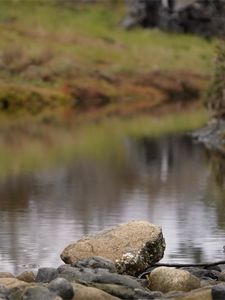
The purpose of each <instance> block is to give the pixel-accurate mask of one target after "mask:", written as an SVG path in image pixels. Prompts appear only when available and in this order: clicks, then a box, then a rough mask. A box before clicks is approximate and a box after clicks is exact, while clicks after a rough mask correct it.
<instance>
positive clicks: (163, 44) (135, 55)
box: [0, 0, 214, 84]
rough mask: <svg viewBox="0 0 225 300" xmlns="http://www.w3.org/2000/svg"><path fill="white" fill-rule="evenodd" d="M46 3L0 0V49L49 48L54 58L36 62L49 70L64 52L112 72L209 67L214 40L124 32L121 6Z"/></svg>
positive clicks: (36, 51) (84, 65) (82, 64)
mask: <svg viewBox="0 0 225 300" xmlns="http://www.w3.org/2000/svg"><path fill="white" fill-rule="evenodd" d="M38 3H39V4H38ZM49 3H50V2H48V1H46V2H44V1H43V3H42V5H41V4H40V2H38V1H37V2H35V1H28V0H21V1H18V2H17V1H16V2H12V3H11V4H10V2H7V1H1V2H0V11H1V13H0V22H1V28H0V34H1V40H0V51H1V53H3V54H6V55H7V52H10V50H11V49H14V53H13V51H12V50H11V54H10V55H11V56H12V58H13V55H14V56H18V55H20V54H19V53H18V50H16V49H18V48H19V49H20V51H22V52H23V53H22V56H23V58H24V60H25V59H26V57H27V58H28V59H29V58H30V57H37V56H41V55H45V53H46V51H49V52H51V54H52V57H53V58H55V59H54V60H53V61H54V63H52V64H51V63H50V62H45V63H43V64H40V65H39V66H38V68H39V71H40V72H41V71H43V72H44V71H45V70H44V69H45V68H47V69H48V68H50V70H49V72H51V68H52V69H54V68H55V69H57V61H60V60H61V59H62V57H63V58H64V59H65V58H68V59H69V60H72V59H73V61H74V62H73V63H72V64H73V66H74V67H79V68H81V69H100V70H103V71H107V72H108V73H113V74H116V73H118V72H123V71H130V72H146V71H151V70H155V69H162V70H165V69H166V70H174V69H182V70H183V69H186V70H191V71H194V72H199V73H204V74H205V73H207V74H209V73H210V72H211V67H212V59H211V57H212V54H213V47H214V41H206V40H203V39H201V38H198V37H193V36H188V35H177V34H167V33H162V32H159V31H158V30H142V29H136V30H133V31H129V32H127V31H125V30H123V29H122V27H121V20H122V19H123V17H124V15H125V10H124V6H123V5H111V6H110V5H96V6H85V7H84V6H75V8H74V9H71V8H67V7H66V6H62V7H60V6H55V5H51V4H49ZM14 60H15V61H16V58H14ZM52 72H53V71H52ZM24 73H25V75H27V74H26V73H27V70H24V72H21V73H20V74H16V79H19V78H20V79H22V80H23V79H24V77H25V78H26V80H27V77H29V76H28V75H27V77H26V76H25V75H24ZM53 73H54V72H53ZM0 75H1V72H0ZM2 75H3V74H2ZM38 76H39V73H38V72H37V74H36V77H37V78H35V76H33V77H32V78H31V79H30V81H31V82H32V83H34V84H35V82H36V81H37V79H38ZM66 76H67V71H66V70H65V73H64V74H63V72H61V73H60V74H59V75H58V76H56V78H54V80H55V81H59V82H60V80H65V78H66ZM12 77H13V78H15V76H12Z"/></svg>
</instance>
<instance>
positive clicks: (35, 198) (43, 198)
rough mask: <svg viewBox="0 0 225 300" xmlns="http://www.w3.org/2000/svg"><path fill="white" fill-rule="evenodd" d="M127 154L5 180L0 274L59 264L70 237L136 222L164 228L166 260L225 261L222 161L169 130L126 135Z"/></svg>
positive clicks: (1, 185) (0, 184) (1, 184)
mask: <svg viewBox="0 0 225 300" xmlns="http://www.w3.org/2000/svg"><path fill="white" fill-rule="evenodd" d="M123 151H124V153H125V155H124V159H123V160H121V159H120V160H118V161H117V160H116V158H114V160H113V161H110V160H108V161H107V160H102V161H99V160H98V161H95V160H94V159H87V158H85V159H80V160H74V163H70V164H69V165H68V164H67V165H65V166H60V167H55V168H52V169H46V170H42V171H39V172H34V173H30V174H26V175H13V174H12V175H10V176H7V177H6V178H3V179H1V180H0V266H1V271H10V272H13V273H19V272H21V271H23V270H25V269H32V268H36V267H40V266H41V267H43V266H55V267H56V266H58V265H60V264H61V261H60V258H59V255H60V252H61V251H62V250H63V248H64V247H65V246H66V245H68V244H69V243H70V242H72V241H74V240H76V239H79V238H80V237H82V236H83V235H84V234H88V233H94V232H96V231H98V230H102V229H106V228H109V227H111V226H112V225H116V224H119V223H121V222H126V221H128V220H131V219H138V220H148V221H150V222H152V223H155V224H159V225H160V226H162V229H163V233H164V236H165V239H166V244H167V248H166V252H165V256H164V259H163V261H164V262H202V261H204V262H205V261H215V260H221V259H225V254H224V252H223V245H225V189H224V188H225V175H224V174H225V172H224V171H225V163H224V160H223V158H221V157H220V156H218V155H215V154H211V153H208V152H207V151H206V150H205V149H204V148H203V147H202V146H201V145H197V144H195V143H194V142H193V141H192V140H191V139H190V138H189V137H185V136H171V135H170V136H164V137H161V138H157V139H151V138H142V139H138V140H134V139H129V138H126V139H124V141H123ZM115 157H116V156H115Z"/></svg>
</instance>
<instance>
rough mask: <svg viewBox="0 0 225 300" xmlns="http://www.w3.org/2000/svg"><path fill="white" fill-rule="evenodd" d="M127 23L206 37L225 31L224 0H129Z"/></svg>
mask: <svg viewBox="0 0 225 300" xmlns="http://www.w3.org/2000/svg"><path fill="white" fill-rule="evenodd" d="M126 3H127V7H128V15H127V17H126V18H125V20H124V22H123V26H124V27H125V28H127V29H131V28H132V27H135V26H142V27H149V28H153V27H158V28H160V29H162V30H165V31H171V32H180V33H193V34H198V35H201V36H204V37H212V36H223V35H224V33H225V8H224V6H225V1H224V0H167V1H163V0H127V1H126Z"/></svg>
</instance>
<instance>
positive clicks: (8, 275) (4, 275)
mask: <svg viewBox="0 0 225 300" xmlns="http://www.w3.org/2000/svg"><path fill="white" fill-rule="evenodd" d="M0 278H15V276H14V275H13V274H12V273H9V272H0Z"/></svg>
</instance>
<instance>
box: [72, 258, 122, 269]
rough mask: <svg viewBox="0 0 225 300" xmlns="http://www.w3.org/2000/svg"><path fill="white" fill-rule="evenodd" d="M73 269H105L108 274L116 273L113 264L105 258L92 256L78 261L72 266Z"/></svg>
mask: <svg viewBox="0 0 225 300" xmlns="http://www.w3.org/2000/svg"><path fill="white" fill-rule="evenodd" d="M72 266H73V267H77V268H92V269H98V268H101V269H107V270H109V271H110V272H116V266H115V264H114V263H113V262H112V261H111V260H109V259H106V258H103V257H100V256H92V257H89V258H86V259H82V260H79V261H77V262H75V263H74V264H72Z"/></svg>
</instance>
